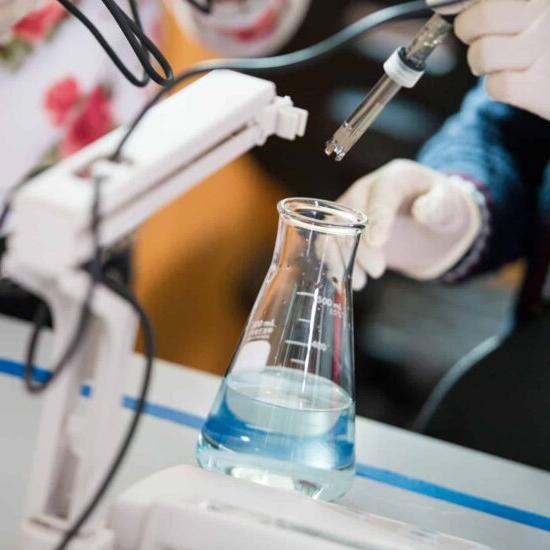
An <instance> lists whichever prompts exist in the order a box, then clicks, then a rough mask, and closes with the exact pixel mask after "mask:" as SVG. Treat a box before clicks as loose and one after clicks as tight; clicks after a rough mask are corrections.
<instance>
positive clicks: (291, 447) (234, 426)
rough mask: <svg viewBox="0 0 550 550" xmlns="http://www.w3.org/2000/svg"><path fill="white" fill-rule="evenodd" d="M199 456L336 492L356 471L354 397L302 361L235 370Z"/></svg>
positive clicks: (255, 476)
mask: <svg viewBox="0 0 550 550" xmlns="http://www.w3.org/2000/svg"><path fill="white" fill-rule="evenodd" d="M197 459H198V462H199V464H200V465H201V466H202V467H203V468H206V469H209V470H215V471H219V472H223V473H225V474H229V475H232V476H234V477H238V478H243V479H248V480H251V481H255V482H257V483H263V484H265V485H269V486H274V487H279V488H282V489H288V490H292V491H296V492H299V493H302V494H306V495H309V496H311V497H314V498H320V499H323V500H334V499H336V498H338V497H340V496H342V495H344V494H345V493H346V492H347V491H348V490H349V488H350V486H351V484H352V481H353V477H354V473H355V454H354V404H353V400H352V398H351V397H350V395H348V394H347V392H346V391H345V390H343V389H342V388H341V387H340V386H338V385H337V384H335V383H334V382H332V381H331V380H328V379H327V378H323V377H321V376H318V375H315V374H311V373H306V372H303V371H301V370H298V369H292V368H287V367H262V368H261V369H258V370H246V371H240V372H238V371H237V372H233V373H230V374H229V375H228V376H227V377H226V378H225V379H224V381H223V382H222V386H221V388H220V390H219V392H218V395H217V397H216V400H215V402H214V405H213V406H212V409H211V412H210V415H209V416H208V419H207V420H206V423H205V425H204V427H203V429H202V432H201V434H200V437H199V441H198V448H197Z"/></svg>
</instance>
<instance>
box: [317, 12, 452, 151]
mask: <svg viewBox="0 0 550 550" xmlns="http://www.w3.org/2000/svg"><path fill="white" fill-rule="evenodd" d="M452 28H453V25H452V18H446V17H445V16H443V15H439V14H435V15H433V16H432V17H431V18H430V19H429V20H428V22H427V23H426V24H425V25H424V26H423V27H422V28H421V29H420V31H419V32H418V34H417V35H416V36H415V37H414V38H413V40H412V42H411V43H410V44H409V45H408V46H406V47H400V48H398V49H397V50H395V52H394V53H393V54H392V55H391V56H390V57H389V58H388V60H387V61H386V62H385V63H384V71H385V73H386V74H385V75H384V76H383V77H382V78H381V79H380V80H379V81H378V82H377V83H376V84H375V85H374V87H373V88H372V89H371V91H370V92H369V93H368V94H367V96H366V97H365V98H364V99H363V101H362V102H361V103H360V104H359V105H358V107H357V108H356V109H355V111H353V113H352V114H351V115H350V117H349V118H348V119H347V120H345V121H344V123H343V124H342V125H341V126H340V128H338V130H336V132H335V134H334V135H333V136H332V138H331V139H330V140H329V141H328V142H327V144H326V147H325V153H326V154H327V155H328V156H332V155H334V158H335V160H337V161H340V160H342V159H343V158H344V157H345V156H346V154H347V153H348V152H349V150H350V149H351V148H352V147H353V146H354V145H355V144H356V143H357V141H359V139H360V138H361V136H362V135H363V134H364V133H365V132H366V131H367V130H368V128H369V127H370V126H371V125H372V123H373V122H374V121H375V120H376V119H377V118H378V115H379V114H380V113H381V112H382V111H383V110H384V108H385V107H386V105H387V104H388V103H389V102H390V101H391V100H392V99H393V98H394V97H395V95H396V94H397V92H398V91H399V90H400V89H401V88H412V87H413V86H415V84H416V83H417V82H418V81H419V80H420V78H421V77H422V75H423V74H424V71H425V68H426V60H427V59H428V57H429V56H430V55H431V53H432V52H433V51H434V50H435V49H436V48H437V46H439V44H441V42H443V40H444V39H445V37H446V36H447V34H448V33H449V32H450V30H451V29H452Z"/></svg>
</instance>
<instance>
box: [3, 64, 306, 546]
mask: <svg viewBox="0 0 550 550" xmlns="http://www.w3.org/2000/svg"><path fill="white" fill-rule="evenodd" d="M306 120H307V113H306V112H305V111H303V110H301V109H297V108H295V107H293V105H292V102H291V100H290V99H289V98H288V97H286V98H280V97H277V95H276V91H275V86H274V84H273V83H271V82H268V81H265V80H261V79H258V78H254V77H250V76H245V75H242V74H238V73H234V72H230V71H215V72H212V73H210V74H209V75H207V76H205V77H203V78H201V79H200V80H198V81H197V82H195V83H194V84H192V85H190V86H188V87H186V88H185V89H184V90H182V91H180V92H179V93H177V94H175V95H174V96H172V97H170V98H169V99H167V100H165V101H163V102H162V103H160V104H159V105H157V106H156V107H155V108H154V109H153V110H151V112H150V113H149V114H148V115H147V116H146V118H145V119H144V120H143V122H142V124H141V126H140V127H139V129H138V131H137V132H136V134H135V135H134V136H133V137H132V139H131V140H130V141H129V142H128V143H127V146H126V148H125V149H124V158H123V160H122V162H120V163H116V162H111V161H109V160H106V159H108V157H109V155H110V154H111V153H112V151H113V149H114V147H115V145H116V144H117V142H118V140H119V139H120V138H121V136H122V132H123V129H121V130H117V131H114V132H111V133H110V134H109V135H107V136H106V137H104V138H103V139H101V140H99V141H97V142H95V143H94V144H92V145H90V146H89V147H87V148H85V149H84V150H82V151H81V152H79V153H77V154H76V155H74V156H72V157H70V158H69V159H67V160H66V161H63V162H61V163H60V164H58V165H56V166H55V167H53V168H51V169H50V170H48V171H47V172H45V173H43V174H41V175H39V176H37V177H36V178H34V179H33V180H32V181H31V182H29V183H28V184H27V185H26V186H25V187H24V188H22V189H21V190H20V191H19V192H18V193H17V194H16V196H15V199H14V202H13V204H12V212H11V220H10V227H11V233H10V235H9V237H8V250H7V253H6V256H5V269H6V273H7V275H9V277H10V278H12V279H13V280H14V281H16V282H18V283H19V284H21V285H22V286H24V287H25V288H28V289H29V290H30V291H31V292H33V293H35V294H37V295H39V296H40V297H42V298H43V299H44V300H45V301H46V302H47V303H48V305H49V306H50V308H51V312H52V316H53V319H54V324H55V331H54V348H53V357H54V359H55V358H56V357H57V356H58V355H59V353H60V352H61V351H62V350H63V349H64V348H65V346H66V344H67V342H68V341H69V339H70V338H71V337H72V335H73V331H74V329H75V326H76V324H77V319H78V316H79V312H80V309H81V304H82V302H83V300H84V299H85V295H86V292H87V288H88V285H89V277H88V276H87V275H86V274H85V272H84V271H82V270H81V269H80V266H81V265H82V264H83V263H84V262H86V261H88V260H89V259H90V257H91V255H92V252H93V243H92V239H91V236H90V231H89V225H90V210H91V203H92V200H93V188H92V181H91V176H92V175H97V174H100V175H101V176H102V177H103V178H104V181H103V183H102V184H101V211H100V216H101V225H100V231H99V239H100V243H101V245H102V246H103V247H105V246H109V245H112V244H113V243H115V242H117V241H118V240H119V239H120V238H122V237H124V236H126V235H128V234H130V233H131V232H132V231H134V230H135V229H136V228H137V227H139V225H140V224H141V223H143V222H144V221H145V220H146V219H147V218H149V217H150V216H151V215H152V214H154V213H155V212H157V211H158V210H159V209H160V208H162V207H163V206H165V205H166V204H168V203H169V202H171V201H172V200H174V199H176V198H177V197H179V196H181V195H182V194H183V193H184V192H185V191H187V190H188V189H190V188H191V187H192V186H194V185H195V184H197V183H199V182H200V181H202V180H203V179H204V178H206V177H207V176H209V175H210V174H212V173H213V172H215V171H216V170H218V169H219V168H221V167H223V166H225V165H226V164H228V163H229V162H231V161H232V160H234V159H236V158H237V157H239V156H241V155H242V154H244V153H246V152H247V151H249V150H250V149H252V148H253V147H254V146H256V145H261V144H263V143H264V142H265V140H266V139H267V137H269V136H270V135H278V136H280V137H283V138H285V139H294V138H295V137H296V136H301V135H303V133H304V131H305V125H306ZM91 311H92V321H91V322H90V325H89V330H88V332H87V336H86V340H85V341H84V342H83V345H81V346H79V348H78V350H77V352H76V353H75V354H74V355H73V357H72V359H71V360H70V361H69V363H68V364H67V365H66V368H65V369H64V370H63V372H62V373H61V374H60V375H59V377H58V378H57V379H56V380H55V382H54V383H53V384H52V387H51V388H50V389H49V390H48V392H47V395H46V396H45V398H44V408H43V413H42V417H41V425H40V431H39V438H38V443H37V449H36V454H35V460H34V470H33V472H32V474H31V479H30V483H29V498H28V505H27V510H26V518H25V520H24V521H23V522H22V525H21V528H20V537H19V548H20V549H21V550H51V549H52V548H54V547H55V545H56V544H57V543H58V542H59V541H60V539H61V536H62V534H63V532H64V530H65V529H67V527H68V526H70V525H72V524H73V522H74V520H75V518H76V517H77V516H78V515H79V514H80V513H81V511H82V509H83V507H84V506H85V505H86V504H87V503H88V502H89V499H90V497H91V495H92V493H93V492H94V491H95V490H96V489H97V487H98V485H99V483H100V481H101V480H102V479H103V477H104V476H105V473H106V470H107V468H108V466H109V464H110V463H111V461H112V458H113V455H114V452H115V451H116V450H117V448H118V443H119V439H120V435H121V425H120V418H121V412H120V411H121V407H120V403H121V399H122V395H123V387H124V374H125V372H124V371H125V368H124V367H125V365H127V364H128V363H129V357H130V354H131V352H132V349H133V344H134V339H135V333H136V319H135V315H134V313H133V311H131V310H130V308H129V306H127V305H126V304H125V303H124V302H123V301H122V300H121V299H120V298H118V297H117V296H116V295H115V294H113V293H112V292H111V291H110V290H108V289H106V288H105V287H101V286H98V288H97V290H96V291H95V292H94V295H93V301H92V303H91ZM85 382H89V383H90V384H91V386H92V388H93V389H92V396H91V399H89V400H86V403H84V402H83V400H82V399H81V398H80V396H79V388H80V387H81V385H82V384H83V383H85ZM104 516H105V503H103V504H102V506H101V507H99V508H98V509H97V510H96V512H95V513H94V515H93V516H92V518H90V520H89V521H88V522H87V523H86V525H85V526H84V527H83V528H82V529H81V531H80V535H79V537H78V538H77V539H76V540H75V541H74V542H73V543H72V544H71V546H70V548H71V549H74V550H111V549H112V548H114V544H115V542H114V537H113V532H112V531H111V530H109V529H107V528H106V527H105V525H104Z"/></svg>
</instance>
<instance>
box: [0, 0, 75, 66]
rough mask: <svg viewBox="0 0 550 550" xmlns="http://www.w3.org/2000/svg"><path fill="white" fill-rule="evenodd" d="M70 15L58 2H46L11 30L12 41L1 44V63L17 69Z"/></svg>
mask: <svg viewBox="0 0 550 550" xmlns="http://www.w3.org/2000/svg"><path fill="white" fill-rule="evenodd" d="M68 16H69V14H68V12H67V11H66V10H65V8H64V7H63V6H62V5H61V4H59V3H58V2H57V0H44V1H43V2H42V3H41V4H40V6H39V7H38V8H37V9H35V10H33V11H31V12H30V13H29V14H27V15H26V16H25V17H23V19H20V20H19V21H18V22H17V23H16V24H15V25H13V27H12V28H11V36H10V39H9V40H8V41H7V42H6V43H5V44H0V63H2V62H3V63H4V64H6V65H8V66H11V67H12V68H14V69H16V68H18V67H19V66H20V65H22V63H23V62H24V60H25V59H26V57H27V56H28V55H29V54H30V53H31V52H32V51H33V47H34V46H36V45H37V44H38V43H39V42H42V41H44V40H48V39H50V38H51V37H52V36H53V35H54V34H55V31H56V30H57V28H58V27H59V25H60V23H61V22H62V21H63V20H64V19H65V18H66V17H68Z"/></svg>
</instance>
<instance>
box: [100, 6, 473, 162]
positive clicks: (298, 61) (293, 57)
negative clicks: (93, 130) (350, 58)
mask: <svg viewBox="0 0 550 550" xmlns="http://www.w3.org/2000/svg"><path fill="white" fill-rule="evenodd" d="M462 1H463V0H443V1H441V2H438V4H437V6H435V7H443V6H450V5H453V4H458V3H460V2H462ZM430 14H433V10H432V8H431V7H428V6H427V5H426V2H425V1H424V0H415V1H412V2H406V3H404V4H397V5H395V6H390V7H387V8H384V9H381V10H378V11H376V12H374V13H371V14H369V15H367V16H365V17H363V18H362V19H359V20H358V21H356V22H355V23H352V24H351V25H349V26H348V27H345V28H344V29H342V30H341V31H339V32H337V33H336V34H334V35H332V36H330V37H328V38H326V39H324V40H322V41H321V42H318V43H317V44H314V45H312V46H308V47H306V48H303V49H301V50H297V51H295V52H291V53H286V54H281V55H276V56H272V57H257V58H250V59H214V60H210V61H205V62H203V63H198V64H196V65H194V66H193V67H191V68H190V69H187V70H185V71H183V72H181V73H180V74H178V75H176V76H175V78H174V79H173V80H172V81H171V82H170V83H169V84H167V85H166V87H164V88H163V89H161V90H159V91H158V92H157V93H156V94H155V95H154V96H153V97H152V98H151V99H150V100H149V101H148V102H147V103H146V104H145V106H144V107H143V108H142V110H141V111H140V112H139V113H138V115H137V116H136V117H135V118H134V120H133V121H132V122H131V124H130V125H129V127H128V129H127V130H126V132H125V133H124V135H123V137H122V139H121V140H120V142H119V144H118V146H117V148H116V150H115V151H114V153H113V154H112V156H111V159H112V160H118V159H120V158H121V154H122V149H123V148H124V146H125V144H126V142H127V141H128V139H129V138H130V136H131V135H132V134H133V132H134V131H135V130H136V128H137V126H138V125H139V123H140V122H141V121H142V119H143V118H144V117H145V115H146V114H147V112H148V111H149V110H150V109H151V108H152V107H153V106H154V105H155V104H156V103H157V102H158V101H159V100H160V99H161V98H162V97H163V96H165V95H166V94H167V93H168V92H169V91H171V90H173V89H174V88H175V87H176V86H178V85H179V84H181V83H182V82H184V81H185V80H187V79H188V78H191V77H193V76H197V75H200V74H204V73H207V72H210V71H212V70H215V69H227V70H234V71H240V72H244V73H252V74H256V73H261V72H265V71H269V72H273V71H275V70H280V69H285V70H289V69H295V68H300V67H303V66H306V65H309V64H311V63H315V62H318V61H320V60H322V59H324V58H326V57H327V56H329V55H332V54H334V53H336V52H337V51H339V50H341V49H342V48H345V47H346V46H348V45H349V44H350V43H351V42H353V41H354V40H356V39H357V38H359V37H360V36H362V35H363V34H364V33H366V32H367V31H371V30H374V29H376V28H378V27H380V26H382V25H385V24H387V23H391V22H395V21H402V20H408V19H415V18H419V17H426V16H428V15H430Z"/></svg>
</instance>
